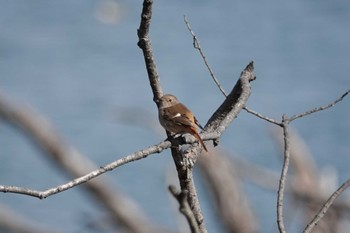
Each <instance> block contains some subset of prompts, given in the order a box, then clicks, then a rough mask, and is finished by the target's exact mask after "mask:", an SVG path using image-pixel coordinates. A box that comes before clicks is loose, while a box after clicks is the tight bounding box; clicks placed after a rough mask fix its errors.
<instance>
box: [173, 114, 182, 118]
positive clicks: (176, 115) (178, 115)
mask: <svg viewBox="0 0 350 233" xmlns="http://www.w3.org/2000/svg"><path fill="white" fill-rule="evenodd" d="M177 117H181V113H176V114H175V115H174V116H173V117H172V118H177Z"/></svg>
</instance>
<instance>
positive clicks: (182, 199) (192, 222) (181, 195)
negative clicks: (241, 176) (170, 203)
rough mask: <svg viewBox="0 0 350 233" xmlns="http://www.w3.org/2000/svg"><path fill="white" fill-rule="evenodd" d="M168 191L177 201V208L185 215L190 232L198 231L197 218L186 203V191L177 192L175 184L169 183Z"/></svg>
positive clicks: (195, 232) (196, 232)
mask: <svg viewBox="0 0 350 233" xmlns="http://www.w3.org/2000/svg"><path fill="white" fill-rule="evenodd" d="M169 191H170V192H171V194H172V195H173V196H174V197H175V198H176V200H177V201H178V202H179V205H180V207H179V210H180V212H181V213H182V214H183V215H184V216H185V217H186V219H187V221H188V224H189V226H190V228H191V232H192V233H200V230H199V227H198V223H197V220H196V218H195V216H194V214H193V212H192V210H191V208H190V206H189V204H188V191H187V190H186V189H184V190H182V191H180V192H178V191H176V188H175V186H172V185H170V186H169Z"/></svg>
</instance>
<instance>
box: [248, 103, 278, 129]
mask: <svg viewBox="0 0 350 233" xmlns="http://www.w3.org/2000/svg"><path fill="white" fill-rule="evenodd" d="M243 109H244V110H246V111H247V112H248V113H250V114H253V115H254V116H256V117H258V118H260V119H263V120H265V121H268V122H270V123H272V124H275V125H278V126H282V123H281V122H278V121H276V120H274V119H272V118H270V117H267V116H263V115H262V114H260V113H258V112H256V111H254V110H252V109H249V108H248V107H244V108H243Z"/></svg>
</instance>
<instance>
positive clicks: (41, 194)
mask: <svg viewBox="0 0 350 233" xmlns="http://www.w3.org/2000/svg"><path fill="white" fill-rule="evenodd" d="M170 145H171V144H170V142H169V141H164V142H161V143H159V144H158V145H154V146H151V147H148V148H146V149H143V150H140V151H136V152H134V153H132V154H130V155H127V156H125V157H123V158H121V159H118V160H116V161H114V162H112V163H109V164H106V165H104V166H101V167H100V168H98V169H96V170H94V171H91V172H89V173H88V174H86V175H83V176H81V177H78V178H76V179H74V180H72V181H69V182H67V183H65V184H62V185H59V186H56V187H53V188H50V189H47V190H44V191H38V190H32V189H27V188H22V187H16V186H5V185H0V192H4V193H7V192H11V193H18V194H25V195H29V196H33V197H38V198H40V199H43V198H47V197H49V196H51V195H54V194H56V193H60V192H63V191H66V190H68V189H71V188H73V187H75V186H77V185H80V184H82V183H85V182H87V181H89V180H91V179H93V178H96V177H97V176H100V175H102V174H104V173H106V172H107V171H111V170H114V169H115V168H117V167H120V166H122V165H125V164H127V163H130V162H133V161H136V160H140V159H143V158H146V157H147V156H149V155H152V154H155V153H160V152H162V151H163V150H164V149H167V148H169V147H170Z"/></svg>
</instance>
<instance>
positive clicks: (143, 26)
mask: <svg viewBox="0 0 350 233" xmlns="http://www.w3.org/2000/svg"><path fill="white" fill-rule="evenodd" d="M152 5H153V0H144V1H143V8H142V13H141V22H140V27H139V29H138V30H137V35H138V37H139V41H138V43H137V45H138V46H139V47H140V49H142V52H143V57H144V59H145V63H146V69H147V73H148V78H149V82H150V85H151V88H152V92H153V100H154V101H155V102H156V103H157V102H158V99H159V98H160V97H161V96H162V95H163V91H162V88H161V86H160V79H159V74H158V71H157V67H156V63H155V62H154V56H153V49H152V45H151V39H150V38H149V35H148V34H149V27H150V24H151V19H152Z"/></svg>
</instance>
